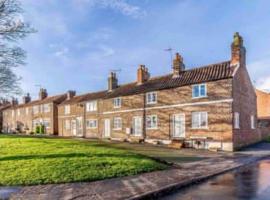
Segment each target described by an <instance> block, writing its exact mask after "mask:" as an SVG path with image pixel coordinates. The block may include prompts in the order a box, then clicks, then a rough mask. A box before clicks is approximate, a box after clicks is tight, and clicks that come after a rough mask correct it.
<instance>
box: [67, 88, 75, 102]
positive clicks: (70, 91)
mask: <svg viewBox="0 0 270 200" xmlns="http://www.w3.org/2000/svg"><path fill="white" fill-rule="evenodd" d="M75 95H76V91H75V90H69V91H67V99H68V100H69V99H72V98H73V97H74V96H75Z"/></svg>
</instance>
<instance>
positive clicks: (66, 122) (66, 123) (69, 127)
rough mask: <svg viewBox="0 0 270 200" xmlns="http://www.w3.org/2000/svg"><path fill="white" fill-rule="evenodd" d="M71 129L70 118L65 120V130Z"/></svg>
mask: <svg viewBox="0 0 270 200" xmlns="http://www.w3.org/2000/svg"><path fill="white" fill-rule="evenodd" d="M70 129H71V123H70V120H69V119H66V120H65V130H70Z"/></svg>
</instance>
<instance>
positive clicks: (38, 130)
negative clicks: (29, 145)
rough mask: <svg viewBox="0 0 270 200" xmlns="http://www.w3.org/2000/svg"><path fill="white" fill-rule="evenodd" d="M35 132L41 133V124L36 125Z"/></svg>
mask: <svg viewBox="0 0 270 200" xmlns="http://www.w3.org/2000/svg"><path fill="white" fill-rule="evenodd" d="M35 133H36V134H39V133H40V126H39V125H38V126H36V130H35Z"/></svg>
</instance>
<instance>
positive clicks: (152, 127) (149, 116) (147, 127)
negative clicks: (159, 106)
mask: <svg viewBox="0 0 270 200" xmlns="http://www.w3.org/2000/svg"><path fill="white" fill-rule="evenodd" d="M154 117H155V118H156V124H155V126H154V123H153V118H154ZM149 119H150V126H148V123H147V121H148V120H149ZM145 123H146V129H148V130H151V129H157V128H158V116H157V115H147V116H146V122H145Z"/></svg>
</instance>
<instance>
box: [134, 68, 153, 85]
mask: <svg viewBox="0 0 270 200" xmlns="http://www.w3.org/2000/svg"><path fill="white" fill-rule="evenodd" d="M149 78H150V73H149V72H148V68H146V67H145V65H140V66H139V68H138V70H137V84H138V85H141V84H143V83H144V82H146V81H148V79H149Z"/></svg>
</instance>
